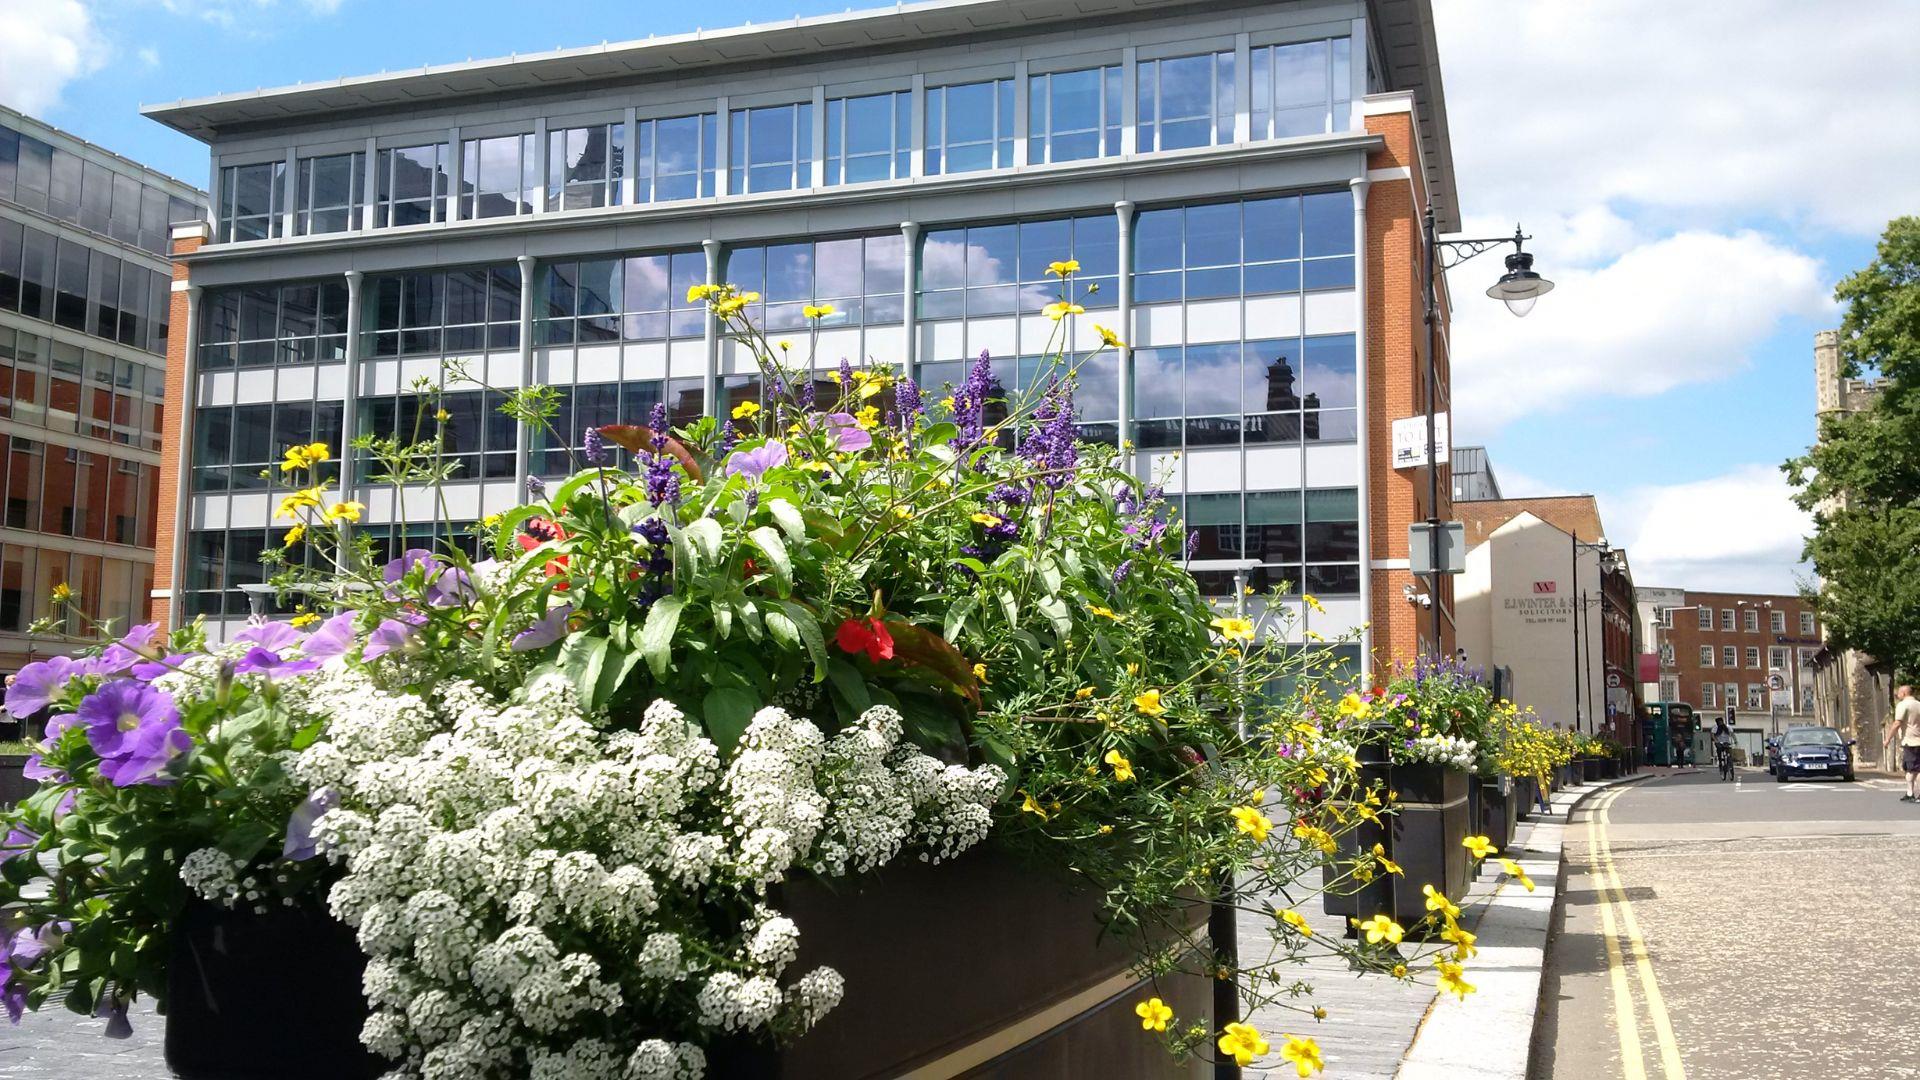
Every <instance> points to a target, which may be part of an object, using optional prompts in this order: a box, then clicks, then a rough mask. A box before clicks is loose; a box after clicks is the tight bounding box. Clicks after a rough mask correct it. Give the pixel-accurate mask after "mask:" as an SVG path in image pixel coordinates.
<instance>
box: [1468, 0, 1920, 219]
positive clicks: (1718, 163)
mask: <svg viewBox="0 0 1920 1080" xmlns="http://www.w3.org/2000/svg"><path fill="white" fill-rule="evenodd" d="M1435 7H1436V9H1437V17H1436V25H1437V29H1438V35H1439V44H1440V56H1441V62H1442V64H1443V70H1444V78H1445V82H1446V93H1447V101H1448V105H1449V108H1448V116H1449V120H1450V122H1451V124H1452V129H1453V151H1454V158H1455V162H1456V165H1457V168H1458V171H1459V178H1460V183H1459V188H1460V191H1461V199H1462V208H1463V209H1464V210H1465V212H1466V213H1467V214H1468V215H1469V216H1473V215H1489V214H1491V215H1495V216H1496V217H1497V218H1498V219H1499V220H1504V221H1505V222H1506V223H1507V224H1508V226H1509V227H1510V226H1511V223H1512V221H1513V220H1514V219H1515V218H1518V219H1520V220H1522V221H1526V222H1527V223H1528V224H1529V225H1530V226H1532V225H1533V224H1534V223H1535V222H1536V221H1545V220H1546V219H1548V218H1555V217H1564V216H1568V215H1570V214H1576V213H1579V212H1582V211H1580V209H1579V208H1586V207H1601V206H1613V207H1614V208H1615V209H1618V210H1621V211H1622V212H1626V213H1629V214H1630V216H1634V217H1642V216H1657V217H1664V218H1665V219H1666V221H1667V224H1668V225H1669V227H1675V226H1688V227H1706V228H1719V229H1726V228H1729V227H1730V226H1731V225H1732V224H1733V223H1741V222H1748V221H1751V220H1753V218H1754V217H1755V216H1760V215H1766V216H1774V217H1778V218H1780V219H1782V220H1784V221H1787V222H1790V223H1798V222H1803V221H1806V222H1811V223H1812V224H1815V225H1818V226H1822V227H1828V228H1835V229H1840V230H1843V231H1847V232H1851V233H1855V234H1860V235H1877V234H1878V233H1879V231H1880V228H1881V227H1882V226H1883V225H1884V224H1885V222H1886V220H1887V219H1888V218H1890V217H1893V216H1894V215H1896V214H1900V213H1911V212H1912V210H1913V190H1914V181H1913V178H1914V177H1915V176H1916V175H1920V120H1917V119H1916V117H1920V112H1916V109H1915V102H1916V101H1920V64H1916V63H1915V62H1914V58H1915V42H1916V41H1920V6H1916V5H1915V4H1913V3H1912V0H1855V2H1853V3H1849V4H1847V5H1845V6H1844V8H1836V7H1835V6H1833V5H1830V4H1809V3H1806V2H1805V0H1742V2H1741V3H1739V4H1724V3H1719V4H1716V3H1685V4H1675V3H1671V2H1669V0H1555V2H1553V3H1544V4H1543V3H1535V4H1525V3H1517V2H1508V3H1488V2H1487V0H1436V3H1435ZM1543 250H1544V249H1543Z"/></svg>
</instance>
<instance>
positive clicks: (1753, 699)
mask: <svg viewBox="0 0 1920 1080" xmlns="http://www.w3.org/2000/svg"><path fill="white" fill-rule="evenodd" d="M1766 693H1767V688H1766V687H1764V686H1762V685H1760V684H1759V683H1751V682H1750V683H1748V684H1747V709H1748V710H1749V711H1758V710H1760V709H1764V708H1766V707H1767V698H1766Z"/></svg>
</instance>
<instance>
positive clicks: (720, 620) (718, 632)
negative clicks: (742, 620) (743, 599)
mask: <svg viewBox="0 0 1920 1080" xmlns="http://www.w3.org/2000/svg"><path fill="white" fill-rule="evenodd" d="M713 632H714V635H715V636H716V637H718V638H719V639H720V640H722V641H725V640H726V639H728V638H730V637H732V636H733V605H732V604H715V605H713Z"/></svg>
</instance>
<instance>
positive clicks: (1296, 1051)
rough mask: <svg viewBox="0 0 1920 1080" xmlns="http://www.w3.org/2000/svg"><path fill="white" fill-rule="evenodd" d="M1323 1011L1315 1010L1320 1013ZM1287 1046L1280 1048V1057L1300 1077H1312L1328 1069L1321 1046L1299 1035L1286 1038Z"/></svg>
mask: <svg viewBox="0 0 1920 1080" xmlns="http://www.w3.org/2000/svg"><path fill="white" fill-rule="evenodd" d="M1320 1011H1321V1010H1319V1009H1315V1010H1314V1012H1316V1013H1318V1012H1320ZM1284 1037H1285V1038H1286V1040H1287V1044H1286V1045H1285V1046H1282V1047H1281V1048H1280V1056H1281V1057H1282V1058H1285V1059H1286V1060H1287V1061H1288V1062H1290V1063H1291V1064H1292V1065H1293V1069H1294V1072H1295V1073H1297V1074H1299V1075H1300V1076H1312V1075H1313V1074H1314V1073H1317V1072H1319V1071H1321V1070H1322V1069H1325V1068H1326V1067H1327V1063H1326V1061H1325V1059H1323V1058H1322V1057H1321V1056H1320V1044H1319V1043H1317V1042H1314V1041H1313V1040H1312V1039H1302V1038H1300V1037H1299V1036H1297V1035H1286V1036H1284Z"/></svg>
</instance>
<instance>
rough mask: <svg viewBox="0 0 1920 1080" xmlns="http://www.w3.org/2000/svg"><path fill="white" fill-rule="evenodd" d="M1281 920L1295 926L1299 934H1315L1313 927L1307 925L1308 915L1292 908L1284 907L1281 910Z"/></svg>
mask: <svg viewBox="0 0 1920 1080" xmlns="http://www.w3.org/2000/svg"><path fill="white" fill-rule="evenodd" d="M1280 921H1281V922H1283V923H1286V924H1287V925H1288V926H1291V927H1293V930H1294V933H1297V934H1299V935H1300V936H1301V937H1312V936H1313V927H1311V926H1309V925H1307V917H1306V916H1305V915H1302V914H1300V913H1299V912H1297V911H1295V910H1293V909H1292V908H1283V909H1282V910H1281V912H1280Z"/></svg>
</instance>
